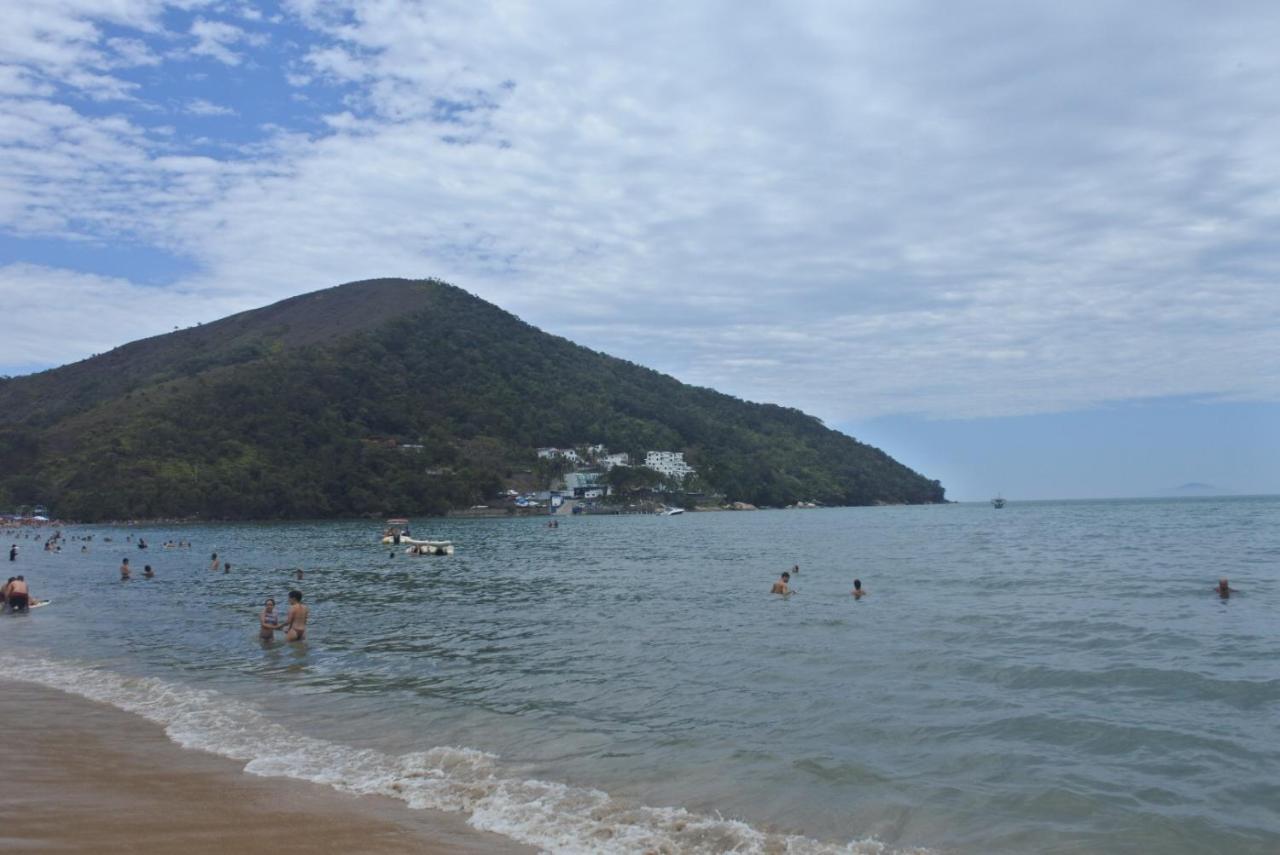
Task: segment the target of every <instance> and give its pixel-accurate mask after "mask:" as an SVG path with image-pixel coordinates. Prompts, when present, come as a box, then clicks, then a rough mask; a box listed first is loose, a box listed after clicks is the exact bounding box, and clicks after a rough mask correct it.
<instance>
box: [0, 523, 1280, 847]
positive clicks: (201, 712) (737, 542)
mask: <svg viewBox="0 0 1280 855" xmlns="http://www.w3.org/2000/svg"><path fill="white" fill-rule="evenodd" d="M415 522H416V525H415V527H414V530H415V534H416V535H418V536H431V537H440V538H449V539H452V540H454V541H455V542H456V544H457V547H458V548H457V554H456V555H454V556H452V557H432V558H411V557H408V556H405V555H402V554H399V553H398V551H396V553H395V554H394V555H390V554H389V553H391V552H392V550H391V548H390V547H384V546H381V545H379V543H378V536H379V534H380V530H379V526H378V525H376V524H373V523H362V522H324V523H308V524H245V525H189V526H149V527H148V526H142V527H137V528H134V529H123V528H116V529H112V528H107V527H89V526H84V527H73V528H70V529H68V530H67V533H68V534H69V535H72V536H81V535H87V534H92V535H94V540H93V541H92V542H90V543H89V544H88V546H89V551H88V552H87V553H82V552H81V551H80V543H79V542H78V541H70V542H68V543H67V544H66V545H65V546H64V548H63V551H62V552H61V553H57V554H52V553H44V552H42V551H41V550H40V548H39V545H38V544H37V543H36V542H35V541H30V540H18V541H17V542H18V543H19V545H20V546H22V547H23V552H22V556H21V558H20V560H19V561H18V562H16V563H14V564H10V565H9V567H10V572H11V573H13V572H19V571H21V572H24V573H25V574H26V575H27V577H28V579H29V580H31V582H32V587H33V590H34V592H35V593H36V595H37V596H40V597H51V598H52V599H53V600H54V602H53V604H52V605H51V606H50V607H49V608H47V609H41V610H38V611H36V612H35V613H33V614H31V615H29V616H26V617H7V618H5V619H3V620H0V645H2V646H3V649H4V650H5V651H6V654H7V655H6V662H7V665H6V676H8V677H17V678H20V679H26V680H31V681H35V682H40V683H43V684H46V685H50V686H55V687H58V688H62V689H65V690H67V691H71V692H75V693H78V694H81V695H84V696H86V697H90V698H95V699H98V700H102V701H105V702H108V703H112V704H115V705H117V706H120V707H122V708H124V709H128V710H131V711H134V712H136V713H139V714H140V715H143V716H146V717H148V718H150V719H152V720H154V721H157V722H160V723H161V724H163V725H164V726H165V727H166V729H167V731H168V733H169V735H170V737H171V738H172V739H174V740H175V741H176V742H178V743H180V744H182V745H185V746H188V747H191V748H197V749H202V750H207V751H212V752H216V753H219V754H223V755H225V756H228V757H233V758H236V759H239V760H241V761H243V762H245V763H246V769H247V771H248V772H250V773H254V774H262V775H281V776H291V777H295V778H300V779H307V780H312V781H319V782H323V783H328V784H330V785H332V786H335V787H338V788H340V789H345V790H348V791H352V792H361V793H382V794H385V795H390V796H393V797H397V798H401V799H403V800H405V801H406V802H408V803H409V804H411V805H414V806H422V807H435V808H442V809H445V810H451V811H460V812H463V813H465V814H466V815H467V816H468V817H469V821H470V822H471V823H472V824H473V825H475V826H477V827H479V828H483V829H488V830H493V831H497V832H500V833H503V834H506V835H509V836H511V837H512V838H515V839H517V840H521V841H524V842H527V843H531V844H534V845H535V846H538V847H540V848H543V849H545V850H548V851H556V852H641V851H660V852H708V853H710V852H730V851H732V852H868V853H891V852H910V851H927V852H940V853H1015V852H1054V853H1077V852H1079V853H1084V852H1099V853H1102V852H1106V853H1125V852H1133V853H1148V852H1150V853H1163V855H1176V853H1203V852H1232V853H1255V852H1256V853H1276V852H1280V619H1278V618H1280V499H1278V498H1233V499H1196V500H1164V501H1156V500H1151V501H1147V500H1141V501H1140V500H1133V501H1099V502H1057V503H1053V502H1035V503H1020V502H1012V503H1010V504H1009V506H1008V507H1006V508H1004V509H1003V510H995V509H992V508H991V507H990V506H988V505H947V506H934V507H902V508H850V509H830V510H812V511H770V512H757V513H719V514H685V515H684V516H681V517H672V518H665V517H587V518H562V522H561V524H560V527H559V528H558V529H548V528H547V527H546V524H545V520H541V519H520V520H516V519H512V520H505V519H504V520H418V521H415ZM128 535H133V537H134V538H135V540H136V538H137V537H138V536H139V535H141V536H143V537H145V538H146V540H147V541H148V542H149V543H150V544H151V548H150V549H148V550H146V551H145V552H144V551H141V550H138V549H136V548H135V547H134V545H133V544H130V543H127V542H125V538H126V536H128ZM5 536H8V533H6V535H5ZM106 537H111V538H113V542H111V543H107V542H104V538H106ZM170 538H185V539H189V540H191V541H192V542H193V544H194V548H193V549H192V550H190V551H186V550H181V551H179V550H165V549H162V548H160V545H161V544H162V543H163V542H164V541H165V540H167V539H170ZM8 542H12V538H10V541H8ZM8 542H6V543H4V544H3V545H4V546H6V547H7V546H8ZM213 551H216V552H218V553H219V554H220V555H221V556H224V557H225V558H227V560H229V561H231V562H232V564H233V569H232V572H231V573H230V574H221V573H219V574H214V573H211V572H209V570H208V569H207V567H208V563H209V553H211V552H213ZM123 556H128V557H129V558H130V562H131V564H132V565H133V566H134V572H135V579H134V580H133V581H130V582H128V583H122V582H120V581H119V574H118V572H117V567H118V566H119V563H120V558H121V557H123ZM144 563H150V564H152V565H153V566H154V567H155V568H156V571H157V573H158V577H157V578H156V579H154V580H143V579H141V578H137V576H138V575H140V572H141V569H142V565H143V564H144ZM793 564H799V565H800V568H801V572H800V573H799V575H798V576H796V577H795V578H794V579H793V585H794V587H795V588H796V591H797V592H796V593H795V594H794V595H793V596H791V597H789V598H783V597H778V596H771V595H769V594H768V593H767V592H768V590H769V586H770V585H771V583H772V582H773V581H774V579H775V578H776V577H777V575H778V573H779V572H781V571H782V570H784V569H787V568H789V567H791V565H793ZM296 567H303V568H305V571H306V577H305V579H304V581H302V582H301V583H295V582H294V581H293V577H292V570H293V568H296ZM15 568H16V569H15ZM1220 576H1229V577H1230V578H1231V583H1232V586H1233V587H1234V588H1237V589H1238V590H1239V593H1238V594H1236V595H1235V596H1233V597H1232V598H1231V599H1230V600H1228V601H1222V600H1220V599H1218V598H1217V597H1216V596H1215V594H1214V593H1213V590H1212V589H1213V586H1214V584H1215V582H1216V580H1217V579H1218V578H1219V577H1220ZM854 577H859V578H861V579H862V581H863V583H864V585H865V587H866V588H867V589H868V590H869V591H870V595H869V596H867V597H866V598H865V599H863V600H861V601H854V600H853V598H852V597H851V596H850V595H849V592H850V589H851V587H852V580H853V579H854ZM295 584H298V586H299V587H301V588H302V590H303V591H304V592H305V594H306V600H307V602H308V603H309V604H310V605H311V607H312V618H311V629H310V632H309V638H308V641H307V642H305V643H300V644H287V643H284V642H277V643H274V644H268V645H265V646H264V645H262V644H261V643H259V641H258V640H257V638H256V630H257V626H256V618H257V613H258V610H259V609H260V608H261V604H262V601H263V599H264V598H265V597H267V596H274V597H275V598H276V599H277V601H279V602H280V603H282V604H283V602H284V597H285V594H286V592H287V591H288V590H289V588H290V587H293V586H294V585H295Z"/></svg>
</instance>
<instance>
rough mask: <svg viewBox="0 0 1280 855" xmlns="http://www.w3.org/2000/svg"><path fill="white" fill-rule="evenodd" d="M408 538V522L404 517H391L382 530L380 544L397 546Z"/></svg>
mask: <svg viewBox="0 0 1280 855" xmlns="http://www.w3.org/2000/svg"><path fill="white" fill-rule="evenodd" d="M408 537H409V521H408V520H407V519H405V518H404V517H392V518H391V519H389V520H387V527H386V528H385V529H383V530H382V542H383V543H390V544H394V545H397V546H398V545H399V544H401V543H404V542H405V540H406V539H407V538H408Z"/></svg>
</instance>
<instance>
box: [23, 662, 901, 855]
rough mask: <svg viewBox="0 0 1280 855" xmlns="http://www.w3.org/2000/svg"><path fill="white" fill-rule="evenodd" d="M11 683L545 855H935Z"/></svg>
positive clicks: (43, 671) (103, 678)
mask: <svg viewBox="0 0 1280 855" xmlns="http://www.w3.org/2000/svg"><path fill="white" fill-rule="evenodd" d="M6 676H7V677H10V678H14V679H18V680H24V681H27V682H31V683H38V684H40V685H43V686H48V687H50V688H54V689H58V690H61V691H64V692H68V693H71V694H75V695H80V696H82V697H85V698H88V699H90V700H94V701H98V702H101V703H106V704H110V705H111V706H114V707H118V708H119V709H123V710H126V711H128V712H131V713H134V714H137V715H140V716H142V717H143V718H146V719H148V720H150V721H153V722H155V723H157V724H159V725H161V726H162V727H163V728H164V730H165V733H166V734H167V735H168V737H169V738H170V739H171V740H173V741H174V742H175V743H177V744H178V745H181V746H182V747H184V748H190V749H196V750H200V751H206V752H208V753H211V754H217V755H220V756H222V757H227V758H230V759H232V760H237V761H242V762H244V763H245V764H246V765H245V771H247V772H250V773H252V774H255V775H262V776H264V777H271V776H276V777H289V778H295V779H299V780H303V781H311V782H313V783H318V784H327V785H328V786H331V787H333V788H335V789H337V790H342V791H345V792H349V793H355V794H360V795H375V794H376V795H383V796H390V797H392V798H398V799H401V800H402V801H404V802H406V803H408V804H409V806H410V807H413V808H432V809H436V810H443V811H453V812H462V813H467V814H469V819H468V822H469V823H470V824H471V825H472V826H473V827H474V828H477V829H481V830H484V831H491V832H495V833H498V834H502V835H505V836H507V837H510V838H512V839H514V840H517V841H520V842H522V843H526V844H529V845H532V846H536V847H539V848H540V849H542V850H544V851H548V852H557V853H588V852H590V853H630V852H654V853H677V852H679V853H686V852H687V853H721V852H734V853H761V855H766V853H767V855H772V854H773V853H779V855H781V854H782V853H786V855H826V853H844V855H888V853H891V852H902V853H920V854H921V855H923V853H927V850H918V849H915V850H893V849H890V848H889V847H887V846H885V845H884V844H882V843H880V842H879V841H876V840H857V841H851V842H849V843H845V844H834V843H824V842H822V841H818V840H814V839H811V838H807V837H802V836H799V835H785V834H777V833H770V832H766V831H762V830H760V829H757V828H755V827H753V826H751V825H748V824H747V823H744V822H740V821H738V820H733V819H725V818H723V817H720V816H711V815H705V814H696V813H692V812H690V811H687V810H685V809H683V808H676V807H647V806H635V805H628V804H625V803H622V802H620V801H618V800H616V799H614V798H612V797H611V796H609V794H607V793H605V792H602V791H600V790H596V789H591V788H584V787H571V786H568V785H565V784H559V783H555V782H550V781H541V780H537V779H521V778H516V777H512V776H509V775H506V774H504V772H503V770H502V769H501V767H500V766H499V763H498V758H497V757H496V756H495V755H493V754H488V753H485V752H483V751H477V750H475V749H472V748H457V747H448V746H438V747H435V748H431V749H429V750H427V751H417V752H411V753H408V754H403V755H393V754H387V753H384V752H381V751H375V750H371V749H359V748H354V747H351V746H348V745H342V744H340V743H335V742H330V741H327V740H323V739H317V738H314V737H309V736H303V735H301V734H298V733H295V732H293V731H291V730H289V729H288V728H286V727H284V726H283V725H280V724H277V723H276V722H274V721H271V720H270V719H269V718H267V717H266V716H265V715H263V714H262V713H261V712H259V711H258V710H256V709H255V708H253V707H252V706H250V705H249V704H246V703H244V702H241V701H238V700H235V699H233V698H231V697H228V696H227V695H224V694H221V693H219V692H215V691H212V690H208V689H193V688H190V687H186V686H180V685H177V684H174V683H169V682H166V681H164V680H160V679H158V678H154V677H128V676H125V675H122V674H117V673H114V672H111V671H106V670H102V669H98V668H92V667H86V666H81V665H76V664H72V663H67V662H58V661H53V660H49V659H41V658H34V657H33V658H30V659H27V660H25V661H21V662H19V663H17V664H16V665H11V666H10V668H9V670H8V671H6Z"/></svg>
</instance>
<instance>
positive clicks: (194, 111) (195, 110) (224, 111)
mask: <svg viewBox="0 0 1280 855" xmlns="http://www.w3.org/2000/svg"><path fill="white" fill-rule="evenodd" d="M182 111H183V112H184V113H189V114H190V115H192V116H234V115H235V114H236V111H235V110H233V109H231V108H230V107H224V106H222V105H221V104H215V103H213V102H212V101H206V100H205V99H203V98H192V99H191V100H190V101H188V102H187V103H186V104H185V105H184V106H183V108H182Z"/></svg>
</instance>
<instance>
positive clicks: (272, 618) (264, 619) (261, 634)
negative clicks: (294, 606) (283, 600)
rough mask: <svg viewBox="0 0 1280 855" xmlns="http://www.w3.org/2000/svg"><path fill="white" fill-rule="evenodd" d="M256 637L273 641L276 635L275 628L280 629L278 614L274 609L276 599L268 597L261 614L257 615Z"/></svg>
mask: <svg viewBox="0 0 1280 855" xmlns="http://www.w3.org/2000/svg"><path fill="white" fill-rule="evenodd" d="M258 626H259V630H258V638H260V639H262V640H263V641H273V640H274V639H275V637H276V630H278V629H280V614H279V612H277V611H276V601H275V600H274V599H273V598H268V599H267V602H266V605H265V607H264V608H263V609H262V614H261V615H259V616H258Z"/></svg>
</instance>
